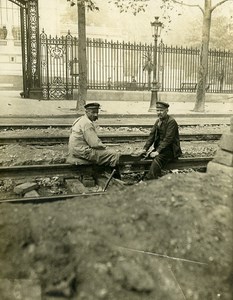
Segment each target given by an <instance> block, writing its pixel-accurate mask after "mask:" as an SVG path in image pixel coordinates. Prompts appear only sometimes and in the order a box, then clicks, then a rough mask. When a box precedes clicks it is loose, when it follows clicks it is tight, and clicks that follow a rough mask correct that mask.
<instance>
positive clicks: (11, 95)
mask: <svg viewBox="0 0 233 300" xmlns="http://www.w3.org/2000/svg"><path fill="white" fill-rule="evenodd" d="M228 97H229V95H228ZM0 103H1V110H0V116H1V117H8V118H9V117H49V116H51V117H55V116H58V117H62V116H64V117H65V116H71V117H72V116H74V117H75V116H76V115H77V112H76V110H75V107H76V101H75V100H34V99H24V98H21V97H20V95H19V91H0ZM99 103H100V104H101V110H100V115H108V116H111V115H112V116H114V115H116V116H119V117H120V116H121V115H127V116H131V115H144V116H153V115H154V114H155V112H149V107H150V103H147V102H146V101H127V102H126V101H111V100H110V101H99ZM193 108H194V103H191V102H170V107H169V113H170V114H172V115H175V116H181V117H182V116H189V117H207V116H208V117H209V116H210V115H213V116H216V117H217V116H218V117H220V116H223V115H227V116H231V115H233V100H232V102H229V101H227V102H226V103H225V102H219V103H218V102H214V103H212V102H206V105H205V112H203V113H196V112H193V111H192V110H193Z"/></svg>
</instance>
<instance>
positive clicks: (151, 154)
mask: <svg viewBox="0 0 233 300" xmlns="http://www.w3.org/2000/svg"><path fill="white" fill-rule="evenodd" d="M158 155H159V152H158V151H154V152H151V153H150V155H149V156H150V157H151V158H155V157H156V156H158Z"/></svg>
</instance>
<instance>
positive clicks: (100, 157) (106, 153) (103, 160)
mask: <svg viewBox="0 0 233 300" xmlns="http://www.w3.org/2000/svg"><path fill="white" fill-rule="evenodd" d="M90 160H91V161H93V162H96V163H97V164H98V165H105V166H110V167H115V166H116V165H117V164H118V162H119V154H118V153H117V152H116V151H114V150H111V149H104V150H99V149H95V150H92V153H91V156H90Z"/></svg>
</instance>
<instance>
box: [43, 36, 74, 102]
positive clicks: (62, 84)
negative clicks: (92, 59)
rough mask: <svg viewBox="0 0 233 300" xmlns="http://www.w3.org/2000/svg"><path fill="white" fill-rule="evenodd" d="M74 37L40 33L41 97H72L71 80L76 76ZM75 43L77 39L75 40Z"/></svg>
mask: <svg viewBox="0 0 233 300" xmlns="http://www.w3.org/2000/svg"><path fill="white" fill-rule="evenodd" d="M73 42H74V38H73V37H72V36H71V35H70V34H69V33H68V35H67V36H65V37H63V36H62V37H61V38H51V36H50V37H49V38H48V37H47V35H46V34H45V33H44V32H42V34H41V35H40V60H41V68H40V71H41V88H42V96H43V99H72V96H73V81H74V80H75V78H76V76H78V71H77V70H76V68H75V66H76V65H77V64H78V63H77V58H75V57H73V56H74V55H73ZM76 43H77V41H76Z"/></svg>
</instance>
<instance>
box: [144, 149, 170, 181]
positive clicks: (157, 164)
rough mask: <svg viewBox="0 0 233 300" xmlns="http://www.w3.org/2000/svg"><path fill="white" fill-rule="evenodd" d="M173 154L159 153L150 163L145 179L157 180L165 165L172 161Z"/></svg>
mask: <svg viewBox="0 0 233 300" xmlns="http://www.w3.org/2000/svg"><path fill="white" fill-rule="evenodd" d="M173 158H174V157H173V153H171V152H170V151H169V152H165V153H160V154H159V155H158V156H156V157H155V158H154V160H153V161H152V163H151V166H150V170H149V172H148V173H147V174H146V176H145V179H146V180H151V179H158V178H159V177H160V176H161V171H162V169H163V168H164V167H165V166H166V164H167V163H168V162H169V161H171V160H172V159H173Z"/></svg>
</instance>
